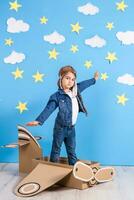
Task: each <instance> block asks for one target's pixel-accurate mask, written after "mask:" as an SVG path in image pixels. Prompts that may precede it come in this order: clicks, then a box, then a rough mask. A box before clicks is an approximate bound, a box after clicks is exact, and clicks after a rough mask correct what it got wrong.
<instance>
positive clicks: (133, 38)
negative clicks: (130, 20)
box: [116, 31, 134, 45]
mask: <svg viewBox="0 0 134 200" xmlns="http://www.w3.org/2000/svg"><path fill="white" fill-rule="evenodd" d="M116 37H117V38H118V40H119V41H121V42H122V44H125V45H130V44H134V31H126V32H117V33H116Z"/></svg>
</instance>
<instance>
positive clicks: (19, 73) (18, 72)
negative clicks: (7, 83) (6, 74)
mask: <svg viewBox="0 0 134 200" xmlns="http://www.w3.org/2000/svg"><path fill="white" fill-rule="evenodd" d="M23 72H24V71H22V70H20V69H19V68H18V67H17V69H16V71H15V72H12V74H13V76H14V78H15V80H16V79H17V78H23V75H22V74H23Z"/></svg>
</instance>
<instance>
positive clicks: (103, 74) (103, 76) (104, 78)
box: [101, 73, 108, 81]
mask: <svg viewBox="0 0 134 200" xmlns="http://www.w3.org/2000/svg"><path fill="white" fill-rule="evenodd" d="M101 79H102V80H104V81H105V80H106V79H108V75H107V73H101Z"/></svg>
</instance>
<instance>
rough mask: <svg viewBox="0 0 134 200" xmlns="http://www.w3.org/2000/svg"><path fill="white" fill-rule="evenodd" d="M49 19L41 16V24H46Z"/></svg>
mask: <svg viewBox="0 0 134 200" xmlns="http://www.w3.org/2000/svg"><path fill="white" fill-rule="evenodd" d="M47 21H48V19H47V18H46V17H45V16H43V17H41V18H40V23H41V24H46V23H47Z"/></svg>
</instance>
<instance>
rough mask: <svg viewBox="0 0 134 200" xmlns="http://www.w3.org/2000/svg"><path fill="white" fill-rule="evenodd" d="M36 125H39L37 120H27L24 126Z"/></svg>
mask: <svg viewBox="0 0 134 200" xmlns="http://www.w3.org/2000/svg"><path fill="white" fill-rule="evenodd" d="M37 125H39V122H38V121H33V122H28V123H27V124H26V126H37Z"/></svg>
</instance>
